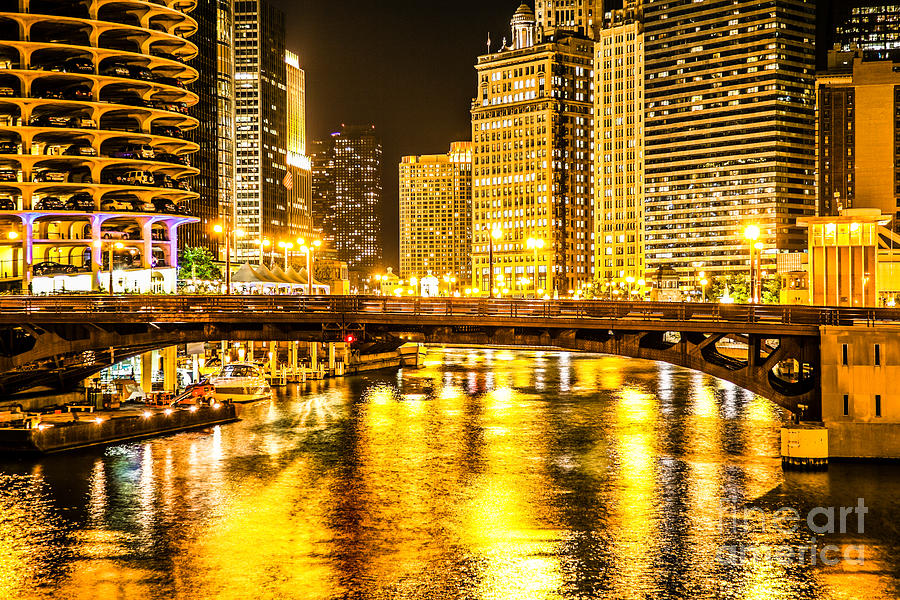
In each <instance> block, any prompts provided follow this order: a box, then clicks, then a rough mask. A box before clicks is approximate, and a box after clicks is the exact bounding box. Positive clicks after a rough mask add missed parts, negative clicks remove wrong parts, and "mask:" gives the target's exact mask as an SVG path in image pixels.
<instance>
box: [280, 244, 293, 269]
mask: <svg viewBox="0 0 900 600" xmlns="http://www.w3.org/2000/svg"><path fill="white" fill-rule="evenodd" d="M278 247H279V248H283V249H284V270H285V271H287V269H288V252H290V250H291V248H293V247H294V242H278Z"/></svg>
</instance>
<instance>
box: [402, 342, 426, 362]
mask: <svg viewBox="0 0 900 600" xmlns="http://www.w3.org/2000/svg"><path fill="white" fill-rule="evenodd" d="M399 352H400V364H401V365H402V366H404V367H424V366H425V356H426V355H427V354H428V348H426V347H425V344H419V343H415V342H407V343H406V344H403V345H402V346H400V348H399Z"/></svg>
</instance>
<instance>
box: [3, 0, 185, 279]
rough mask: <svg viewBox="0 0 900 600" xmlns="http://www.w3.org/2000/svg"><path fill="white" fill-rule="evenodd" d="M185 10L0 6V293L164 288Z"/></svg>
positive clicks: (177, 180)
mask: <svg viewBox="0 0 900 600" xmlns="http://www.w3.org/2000/svg"><path fill="white" fill-rule="evenodd" d="M194 6H195V2H194V1H193V0H184V1H180V0H174V1H172V0H167V1H166V2H158V3H157V2H153V3H150V2H145V1H142V0H80V1H79V0H75V1H72V0H21V1H16V2H11V1H8V0H0V290H18V289H23V290H30V291H33V292H34V293H52V292H59V291H63V290H64V291H99V290H104V289H106V288H107V287H108V285H109V281H110V279H111V278H110V273H109V271H110V269H111V270H112V271H113V277H112V280H113V282H114V285H115V286H117V287H116V289H117V291H134V292H149V291H159V290H160V289H174V285H175V278H176V274H175V266H176V259H177V247H178V228H179V227H180V226H181V225H183V224H185V223H189V222H196V221H197V219H195V218H193V217H192V216H191V215H190V213H189V209H188V205H189V203H190V202H191V200H193V199H195V198H197V197H198V195H197V194H196V193H195V192H194V191H193V190H192V189H191V186H190V183H189V182H190V179H191V177H193V176H194V175H196V174H197V173H198V172H199V171H198V169H197V168H195V167H194V166H193V165H192V164H191V155H192V154H193V153H195V152H196V151H197V150H198V146H197V145H196V144H195V143H193V142H191V141H189V140H188V139H187V138H188V137H189V136H188V135H186V134H187V133H188V132H189V131H191V130H192V129H194V128H196V127H197V126H198V122H197V120H196V119H194V118H193V117H191V116H189V115H188V108H189V107H190V106H193V105H194V104H196V102H197V96H196V95H195V94H193V93H192V92H189V91H188V90H187V86H188V84H190V83H191V82H193V81H194V80H195V79H196V78H197V72H196V70H194V69H193V68H192V67H191V66H190V65H189V64H188V61H190V59H192V58H193V57H194V56H195V55H196V53H197V49H196V47H195V46H194V45H193V44H191V43H190V42H189V41H188V39H187V38H189V36H191V35H192V34H193V33H195V32H196V30H197V23H196V21H194V19H193V18H191V16H190V15H189V13H190V11H192V10H193V8H194ZM117 282H118V283H117Z"/></svg>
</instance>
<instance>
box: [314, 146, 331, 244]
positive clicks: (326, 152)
mask: <svg viewBox="0 0 900 600" xmlns="http://www.w3.org/2000/svg"><path fill="white" fill-rule="evenodd" d="M309 158H310V163H311V168H312V214H313V218H312V222H313V229H314V231H315V234H316V236H317V237H318V238H320V239H321V240H322V247H323V248H324V249H325V250H326V251H330V252H332V253H333V252H334V251H335V248H334V220H335V214H334V207H335V200H334V138H333V137H331V136H328V137H327V138H325V139H321V140H312V141H311V142H310V145H309Z"/></svg>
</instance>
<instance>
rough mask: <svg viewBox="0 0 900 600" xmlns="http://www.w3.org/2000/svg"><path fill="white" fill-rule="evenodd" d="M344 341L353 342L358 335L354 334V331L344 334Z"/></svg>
mask: <svg viewBox="0 0 900 600" xmlns="http://www.w3.org/2000/svg"><path fill="white" fill-rule="evenodd" d="M344 341H345V342H346V343H348V344H352V343H353V342H355V341H356V336H355V335H353V334H352V333H348V334H347V335H345V336H344Z"/></svg>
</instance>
